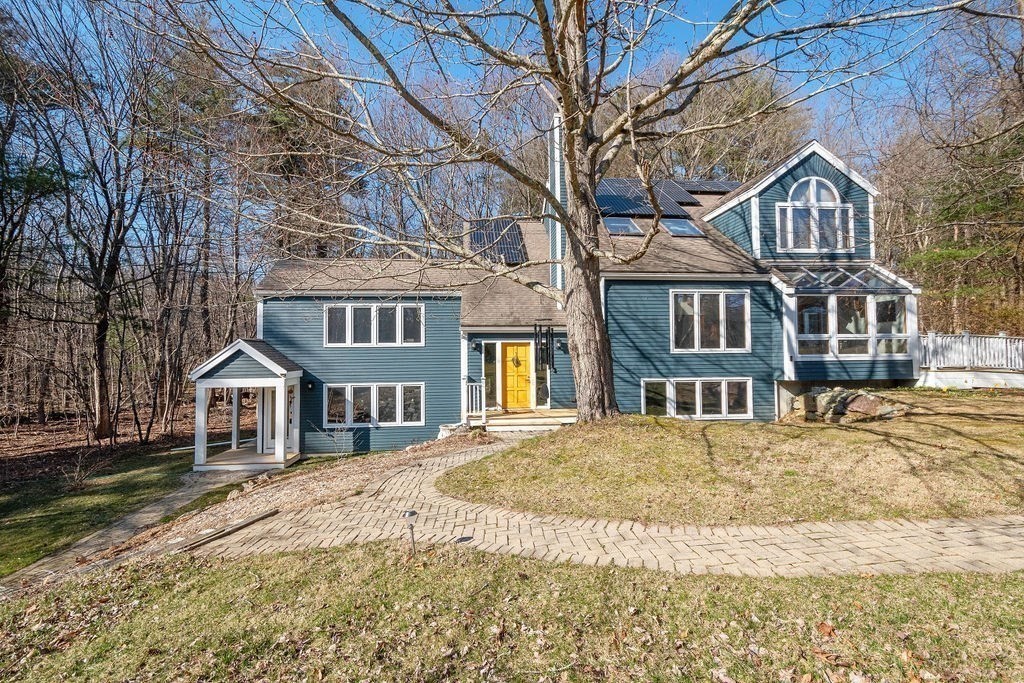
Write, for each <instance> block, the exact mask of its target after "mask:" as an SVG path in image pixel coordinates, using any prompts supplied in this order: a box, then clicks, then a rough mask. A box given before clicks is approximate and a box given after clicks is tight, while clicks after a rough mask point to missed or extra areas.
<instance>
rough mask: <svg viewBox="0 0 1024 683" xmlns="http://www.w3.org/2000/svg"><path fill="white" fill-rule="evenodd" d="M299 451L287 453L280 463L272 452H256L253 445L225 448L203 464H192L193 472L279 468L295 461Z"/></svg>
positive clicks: (299, 455) (298, 456)
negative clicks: (232, 448)
mask: <svg viewBox="0 0 1024 683" xmlns="http://www.w3.org/2000/svg"><path fill="white" fill-rule="evenodd" d="M300 457H302V456H301V454H299V453H289V454H288V456H287V459H286V460H285V461H284V462H283V463H281V462H277V461H276V460H274V454H273V453H257V452H256V447H255V446H248V447H245V448H236V449H234V450H227V451H224V452H223V453H218V454H217V455H211V456H209V457H208V458H207V459H206V464H205V465H193V466H192V469H193V471H195V472H211V471H216V470H280V469H284V468H285V467H288V466H289V465H291V464H292V463H294V462H296V461H297V460H298V459H299V458H300Z"/></svg>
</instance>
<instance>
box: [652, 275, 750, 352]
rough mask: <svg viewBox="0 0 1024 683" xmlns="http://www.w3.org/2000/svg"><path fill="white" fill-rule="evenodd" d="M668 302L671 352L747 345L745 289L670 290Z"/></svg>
mask: <svg viewBox="0 0 1024 683" xmlns="http://www.w3.org/2000/svg"><path fill="white" fill-rule="evenodd" d="M671 306H672V313H671V318H670V336H671V338H672V351H673V353H683V352H694V351H699V352H708V351H748V350H749V349H750V293H749V292H746V291H708V290H692V291H691V290H672V292H671Z"/></svg>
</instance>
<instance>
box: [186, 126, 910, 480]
mask: <svg viewBox="0 0 1024 683" xmlns="http://www.w3.org/2000/svg"><path fill="white" fill-rule="evenodd" d="M560 156H561V155H560V153H559V151H558V140H557V135H555V136H553V137H552V140H551V155H550V157H551V163H550V165H549V166H550V178H549V184H550V187H551V189H552V193H553V194H554V195H555V196H556V197H561V196H562V195H563V193H564V187H565V185H564V178H563V177H562V170H561V162H560ZM655 193H656V194H655V196H656V199H657V203H658V205H659V208H660V210H661V218H660V220H659V224H658V230H657V232H656V235H655V237H654V239H653V241H652V242H651V244H650V247H649V249H648V250H647V252H646V253H645V255H644V256H643V257H642V258H640V259H639V260H636V261H634V262H632V263H629V264H627V265H623V264H620V263H616V262H613V261H610V260H609V261H608V262H607V263H606V264H605V265H604V267H603V269H602V274H603V278H602V284H601V286H602V293H603V297H604V308H605V315H606V319H607V325H608V333H609V336H610V339H611V344H612V357H613V364H614V378H615V392H616V397H617V400H618V402H619V408H620V409H621V410H622V411H623V412H631V413H645V414H649V415H661V416H671V417H678V418H681V419H696V420H773V419H777V418H779V417H781V416H782V415H783V414H785V413H786V412H788V410H789V409H790V406H791V404H792V398H793V396H795V395H798V394H799V393H802V392H803V391H805V390H806V389H808V388H809V387H811V386H820V385H835V384H843V385H845V386H857V385H879V384H882V385H888V384H897V383H906V382H911V381H912V380H914V379H915V378H916V377H917V376H918V370H919V367H918V365H919V364H918V358H919V339H918V333H917V298H916V295H917V294H918V293H919V290H918V289H917V288H916V287H915V286H914V285H912V284H911V283H909V282H907V281H906V280H904V279H902V278H901V277H899V276H898V275H897V274H895V273H893V272H891V271H889V270H887V269H886V268H884V267H882V266H881V265H879V264H878V263H876V262H875V241H874V231H875V225H874V214H873V212H874V199H875V196H876V194H877V190H876V189H875V188H874V187H873V186H872V185H871V183H870V182H868V181H867V180H866V179H864V178H863V177H862V176H861V175H859V174H858V173H856V172H855V171H853V170H852V169H850V168H849V167H848V166H847V165H846V164H844V163H843V162H842V161H840V160H839V159H838V158H836V157H835V156H834V155H833V154H832V153H831V152H829V151H828V150H826V149H825V148H824V147H823V146H822V145H820V144H819V143H818V142H810V143H808V144H807V145H805V146H803V147H802V148H801V149H799V150H797V151H796V152H794V153H793V154H791V155H790V156H788V157H786V158H785V159H783V160H782V161H781V162H779V163H778V164H777V165H776V166H774V167H773V168H771V169H769V170H768V171H766V172H765V173H764V174H763V175H762V176H760V177H759V178H756V179H754V180H751V181H749V182H747V183H744V184H742V185H740V184H738V183H731V182H723V181H700V180H663V181H659V182H658V183H657V184H656V186H655ZM598 201H599V204H600V206H601V212H602V222H603V224H604V227H605V233H604V234H602V236H601V242H602V244H601V246H602V247H603V248H604V249H605V250H606V251H608V252H612V251H619V252H622V253H628V252H630V251H632V250H633V249H634V248H635V247H637V246H638V245H640V244H641V242H642V240H643V236H644V234H645V232H647V230H648V229H649V228H651V227H652V222H653V220H654V216H655V210H654V207H653V206H652V204H651V202H650V200H649V193H648V192H647V190H646V188H645V187H644V186H642V185H641V184H640V182H639V181H637V180H635V179H628V178H616V179H606V180H604V181H603V182H602V183H601V185H600V187H599V189H598ZM468 233H469V236H468V238H467V239H468V241H469V246H470V247H472V248H474V249H483V250H487V251H488V252H489V256H490V257H491V258H493V259H498V260H502V261H504V262H505V263H507V264H509V265H517V266H521V264H526V263H528V262H531V261H537V260H540V261H547V260H552V261H553V262H554V265H551V266H550V267H549V266H546V265H545V266H535V265H526V266H521V268H520V270H519V272H520V273H521V274H522V275H524V276H525V277H526V278H528V279H529V280H531V281H535V282H539V283H543V284H547V285H553V286H555V287H561V286H562V284H563V274H562V272H561V266H560V265H558V261H559V260H560V259H561V257H562V253H563V250H564V248H565V236H564V234H562V231H561V229H560V227H559V226H558V225H557V224H555V223H554V222H552V221H540V220H536V219H529V218H523V219H519V220H509V219H501V220H482V221H479V222H477V223H476V224H474V225H472V226H470V230H469V231H468ZM255 295H256V299H257V305H258V309H257V310H258V315H257V332H256V339H243V340H238V341H236V342H235V343H233V344H231V345H230V346H228V347H227V348H225V349H224V350H222V351H221V352H220V353H218V354H217V355H216V356H214V357H213V358H211V359H209V360H208V361H207V362H206V363H204V364H203V365H201V366H200V367H198V368H196V369H195V370H194V371H193V372H192V373H191V375H190V377H191V379H192V380H194V381H195V383H196V409H197V420H196V468H197V469H217V468H243V467H245V468H251V467H254V466H255V467H268V468H269V467H284V466H287V465H288V464H289V463H290V462H292V461H294V460H295V459H297V458H298V457H301V456H302V455H311V454H332V453H348V452H366V451H373V450H391V449H397V448H403V447H406V446H408V445H411V444H414V443H418V442H422V441H426V440H429V439H432V438H435V437H437V435H438V433H439V432H440V431H442V430H443V429H445V426H446V425H456V424H460V423H461V424H464V423H471V424H486V425H487V426H488V428H497V429H517V428H536V427H538V426H553V425H557V424H562V423H565V422H571V421H572V420H573V419H574V415H575V411H574V406H575V400H576V397H575V387H574V384H573V374H572V367H571V364H570V358H569V354H568V343H567V339H566V333H565V319H564V314H563V312H562V311H561V309H560V308H559V306H558V305H556V304H555V303H554V302H553V301H551V300H550V299H548V298H547V297H544V296H542V295H541V294H539V293H536V292H534V291H532V290H530V289H527V288H525V287H523V286H522V285H520V284H517V283H514V282H512V281H510V280H507V279H505V278H500V277H491V278H485V277H483V276H482V275H481V274H480V273H479V272H476V273H474V272H472V271H467V270H466V269H464V268H459V267H456V265H455V264H453V263H451V262H448V261H444V260H439V261H437V262H436V263H432V264H424V263H421V262H418V261H413V260H405V261H403V260H380V261H375V260H366V259H362V260H341V261H339V260H336V259H332V260H324V261H315V260H313V261H311V260H282V261H279V262H277V263H275V264H274V265H273V266H272V268H271V269H270V270H269V272H268V273H267V275H266V276H265V278H264V279H263V280H262V281H261V282H260V284H259V285H258V286H257V288H256V290H255ZM216 388H224V389H230V390H231V391H232V392H233V393H234V398H235V400H234V401H233V405H234V406H235V419H234V421H233V424H234V429H233V438H232V449H231V450H230V451H228V452H227V453H225V454H220V455H217V456H212V457H211V458H209V459H207V447H206V441H207V439H206V414H207V401H208V396H209V395H210V390H211V389H216ZM243 390H247V391H253V390H254V391H255V392H256V397H257V403H256V405H257V407H256V413H257V437H256V440H255V445H254V447H250V448H247V449H246V448H239V446H240V443H239V440H238V419H237V411H238V406H239V403H240V402H239V400H238V398H239V392H241V391H243Z"/></svg>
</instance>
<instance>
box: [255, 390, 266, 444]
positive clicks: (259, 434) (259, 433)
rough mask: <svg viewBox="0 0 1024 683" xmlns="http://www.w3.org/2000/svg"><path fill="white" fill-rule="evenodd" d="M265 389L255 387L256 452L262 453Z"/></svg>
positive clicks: (264, 426)
mask: <svg viewBox="0 0 1024 683" xmlns="http://www.w3.org/2000/svg"><path fill="white" fill-rule="evenodd" d="M265 392H266V389H264V388H263V387H259V388H258V389H256V452H257V453H262V452H263V451H264V447H263V444H264V443H265V441H264V435H263V430H264V429H266V428H267V420H266V416H265V415H264V410H263V401H264V400H265V396H264V393H265Z"/></svg>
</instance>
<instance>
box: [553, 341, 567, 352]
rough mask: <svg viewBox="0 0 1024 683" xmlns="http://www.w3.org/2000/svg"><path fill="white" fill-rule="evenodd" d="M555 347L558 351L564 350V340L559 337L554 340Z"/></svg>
mask: <svg viewBox="0 0 1024 683" xmlns="http://www.w3.org/2000/svg"><path fill="white" fill-rule="evenodd" d="M555 348H556V349H558V350H559V351H565V340H564V339H559V340H557V341H555Z"/></svg>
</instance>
